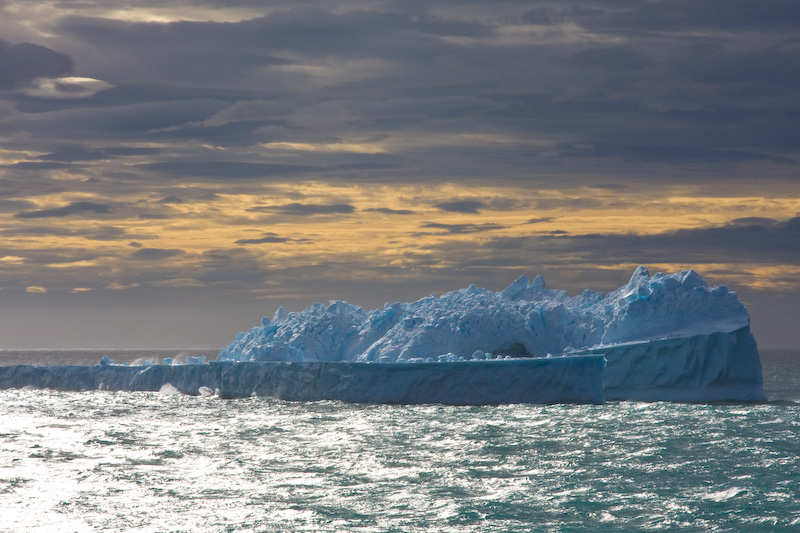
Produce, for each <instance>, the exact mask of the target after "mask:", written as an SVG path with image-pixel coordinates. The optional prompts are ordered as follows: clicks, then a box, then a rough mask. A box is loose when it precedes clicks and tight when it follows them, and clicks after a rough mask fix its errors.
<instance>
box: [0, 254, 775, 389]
mask: <svg viewBox="0 0 800 533" xmlns="http://www.w3.org/2000/svg"><path fill="white" fill-rule="evenodd" d="M749 324H750V317H749V315H748V313H747V311H746V309H745V307H744V306H743V305H742V303H741V302H740V301H739V300H738V298H737V296H736V294H735V293H733V292H730V291H729V290H728V289H727V288H726V287H724V286H720V287H714V288H710V287H709V286H708V284H707V283H706V282H705V280H703V278H702V277H701V276H700V275H699V274H697V273H696V272H694V271H692V270H688V271H683V272H680V273H675V274H669V275H667V274H663V273H658V274H655V275H654V276H651V275H650V274H649V272H648V270H647V269H646V268H645V267H638V268H637V269H636V270H635V271H634V273H633V275H632V276H631V278H630V281H629V282H628V283H627V284H626V285H624V286H622V287H620V288H619V289H617V290H615V291H612V292H610V293H608V294H606V295H604V294H602V293H598V292H592V291H589V290H586V291H584V292H583V293H582V294H580V295H578V296H572V297H570V296H568V295H567V293H566V292H565V291H563V290H550V289H547V288H546V286H545V283H544V281H543V280H542V278H541V277H540V276H537V277H536V278H534V279H533V281H531V280H529V279H528V278H527V277H525V276H521V277H520V278H518V279H517V280H516V281H515V282H514V283H512V284H511V285H509V286H508V287H507V288H506V289H505V290H503V291H500V292H493V291H489V290H486V289H482V288H479V287H476V286H474V285H473V286H470V287H468V288H465V289H460V290H456V291H452V292H449V293H446V294H443V295H440V296H428V297H426V298H422V299H420V300H417V301H416V302H411V303H394V304H387V305H386V306H384V308H383V309H380V310H374V311H369V312H367V311H365V310H364V309H362V308H361V307H359V306H356V305H352V304H349V303H347V302H343V301H331V302H329V304H328V305H324V304H320V303H317V304H314V305H313V306H311V307H309V308H308V309H305V310H303V311H300V312H294V313H289V312H287V311H286V310H285V309H283V308H279V309H278V311H277V312H276V313H275V316H274V317H273V318H271V319H270V318H264V319H262V320H261V324H260V325H258V326H255V327H253V328H251V329H250V330H249V331H246V332H242V333H239V334H237V335H236V339H235V340H234V341H232V342H231V343H229V344H228V345H227V346H226V347H225V348H223V349H222V351H221V352H220V354H219V355H218V357H217V361H216V362H214V363H211V364H199V365H185V368H187V369H188V368H190V367H197V368H206V370H203V371H202V372H205V373H206V374H204V375H206V376H207V377H205V378H203V379H204V380H205V381H203V382H202V383H200V381H202V380H200V378H197V377H196V376H197V375H199V374H198V373H200V372H201V371H200V370H185V371H172V370H170V371H169V376H168V378H167V377H164V378H163V379H164V380H166V379H169V380H171V381H169V382H170V383H172V384H173V385H174V386H175V387H177V389H178V390H182V391H184V392H190V393H191V392H192V390H193V391H194V393H197V390H198V389H199V388H200V387H206V388H210V389H216V390H220V389H224V390H226V391H227V392H226V393H225V394H226V395H238V396H246V395H250V394H252V393H256V394H263V395H268V396H276V397H285V398H287V399H325V398H327V399H341V400H346V401H366V402H395V403H421V402H439V403H473V404H475V403H477V404H480V403H511V402H531V403H553V402H562V401H563V402H568V401H572V402H590V403H598V402H602V401H604V399H634V400H647V401H658V400H669V401H691V402H698V401H764V400H766V397H765V394H764V391H763V388H762V378H761V363H760V360H759V355H758V349H757V346H756V342H755V339H754V338H753V335H752V333H751V332H750V325H749ZM256 363H258V364H256ZM105 366H113V365H105ZM156 366H164V365H156ZM213 369H218V371H217V370H215V371H214V372H216V374H215V373H214V372H212V370H213ZM231 369H235V370H231ZM265 369H268V370H265ZM566 369H569V371H566ZM223 370H224V372H223ZM139 372H140V374H139V375H143V374H145V373H149V374H155V371H153V370H150V369H146V368H143V369H141V370H140V371H139ZM181 372H184V373H185V374H186V376H187V378H186V379H189V382H190V384H189V385H187V386H186V387H183V386H182V385H181V384H180V382H181V380H182V379H183V378H182V377H181ZM231 372H233V373H234V374H240V375H241V378H239V379H238V381H236V380H235V379H234V380H233V382H235V383H237V384H234V385H231V379H232V378H230V373H231ZM223 373H226V374H225V375H226V376H228V377H226V378H225V379H227V380H228V381H225V382H224V383H223V381H221V379H222V378H220V377H219V376H220V375H222V374H223ZM190 374H191V376H194V377H191V378H189V377H188V376H189V375H190ZM522 374H524V375H525V376H526V377H525V378H524V379H520V378H519V376H520V375H522ZM161 375H162V376H165V375H166V371H163V372H162V373H161ZM212 375H213V376H217V377H213V378H211V377H208V376H212ZM130 376H134V374H130ZM258 376H260V377H258ZM18 379H21V378H19V377H9V378H7V379H5V380H4V379H3V376H2V374H0V386H4V384H5V383H14V382H15V380H18ZM48 379H50V380H51V382H53V380H54V379H55V378H52V377H50V378H48ZM132 379H133V377H129V378H128V381H129V382H131V385H130V387H131V388H135V387H136V386H138V387H140V388H142V387H144V386H143V385H141V384H140V385H134V384H133V382H132V381H131V380H132ZM136 379H139V380H140V381H142V379H143V378H136ZM153 379H154V378H148V380H150V381H148V385H147V386H148V387H150V388H148V389H146V390H158V389H157V388H155V389H154V388H153V387H155V386H156V385H157V384H158V383H157V382H158V379H155V381H153ZM159 379H160V378H159ZM31 380H32V381H36V380H35V379H33V378H31ZM23 381H24V380H23ZM145 381H147V380H145ZM108 382H109V379H108V378H105V382H104V384H105V385H106V386H108ZM166 382H167V381H164V383H166ZM176 382H178V383H176ZM115 383H116V384H115V385H114V387H115V388H122V389H124V388H126V385H125V380H124V379H123V380H122V381H121V382H119V383H117V382H116V381H115ZM162 385H163V383H162ZM289 390H291V391H293V392H291V393H289V392H286V391H289ZM303 391H305V392H303ZM448 391H449V392H448ZM521 391H524V393H523V392H521ZM554 391H560V392H558V393H555V392H554Z"/></svg>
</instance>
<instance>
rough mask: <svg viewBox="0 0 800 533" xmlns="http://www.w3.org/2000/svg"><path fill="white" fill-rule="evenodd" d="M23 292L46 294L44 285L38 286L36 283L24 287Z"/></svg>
mask: <svg viewBox="0 0 800 533" xmlns="http://www.w3.org/2000/svg"><path fill="white" fill-rule="evenodd" d="M25 292H28V293H31V294H47V289H45V288H44V287H39V286H38V285H31V286H29V287H27V288H26V289H25Z"/></svg>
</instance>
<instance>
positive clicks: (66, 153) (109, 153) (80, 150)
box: [36, 146, 160, 163]
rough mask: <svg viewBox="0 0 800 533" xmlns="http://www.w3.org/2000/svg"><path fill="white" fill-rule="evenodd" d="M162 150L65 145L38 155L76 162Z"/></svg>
mask: <svg viewBox="0 0 800 533" xmlns="http://www.w3.org/2000/svg"><path fill="white" fill-rule="evenodd" d="M159 152H160V150H159V149H157V148H138V147H128V146H113V147H108V148H101V149H87V148H84V147H82V146H64V147H61V148H58V149H57V150H55V151H53V152H50V153H47V154H43V155H40V156H38V157H37V158H36V159H38V160H41V161H58V162H62V163H75V162H79V161H101V160H105V159H115V158H118V157H129V156H154V155H157V154H158V153H159Z"/></svg>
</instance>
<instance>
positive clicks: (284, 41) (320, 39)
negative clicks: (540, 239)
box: [0, 0, 800, 180]
mask: <svg viewBox="0 0 800 533" xmlns="http://www.w3.org/2000/svg"><path fill="white" fill-rule="evenodd" d="M96 4H97V5H101V2H97V3H96ZM172 5H177V3H172ZM203 5H215V4H213V3H211V4H209V3H203ZM239 5H240V6H249V7H255V8H258V7H259V6H263V4H260V3H255V4H248V3H243V4H239ZM315 5H316V4H315ZM319 6H321V7H303V6H300V7H290V8H286V7H285V6H283V7H282V8H281V9H278V10H272V11H269V12H265V13H266V14H265V15H264V16H261V17H256V18H252V19H249V20H243V21H240V22H236V23H220V22H176V23H170V24H148V23H135V22H123V21H116V20H108V19H103V18H98V17H87V16H80V15H79V14H68V15H67V16H65V17H63V18H61V19H59V20H57V21H56V23H55V27H54V31H55V32H57V33H58V38H57V39H53V40H52V42H53V45H54V46H56V45H59V46H60V48H57V49H47V48H44V47H42V46H39V45H36V46H34V45H27V44H13V45H8V44H6V45H4V48H0V58H2V57H4V56H7V57H12V56H13V57H17V56H20V55H24V54H22V52H20V51H19V50H18V48H19V47H20V46H21V47H22V48H23V49H26V50H27V49H28V48H30V49H31V50H35V53H34V52H31V51H30V50H29V51H28V52H27V53H28V54H29V55H32V57H34V58H35V60H34V61H32V62H29V63H30V64H31V65H33V66H32V67H30V68H33V69H34V70H33V71H31V70H30V68H27V67H26V68H23V67H22V66H21V65H20V66H15V65H17V63H13V62H12V63H9V65H10V68H8V69H5V70H4V72H5V73H4V74H3V76H5V78H4V79H7V81H4V82H3V83H5V85H6V86H7V87H17V86H18V85H19V84H20V83H24V82H28V81H30V79H31V78H32V76H34V75H35V76H54V75H57V74H59V73H63V72H65V71H67V70H69V68H70V67H71V62H72V61H78V60H79V64H80V65H81V71H80V72H76V73H75V74H76V75H83V76H90V77H95V78H98V79H101V80H103V81H105V82H107V83H110V84H111V85H113V87H112V88H109V89H107V90H105V91H101V92H100V93H98V94H96V95H94V96H92V97H89V98H83V99H76V100H43V99H37V98H35V97H32V96H30V95H27V96H24V95H12V96H7V97H10V98H13V100H14V101H15V102H16V105H17V106H18V109H20V110H22V111H23V113H21V114H17V115H16V116H13V115H12V116H11V117H7V118H6V119H4V123H5V125H4V127H5V128H7V129H12V128H19V129H25V130H26V131H30V132H33V133H34V134H35V135H36V138H37V140H36V141H29V142H35V143H36V144H40V145H42V146H41V147H42V148H44V149H46V150H48V151H51V152H52V153H53V154H56V155H55V156H53V157H50V158H47V159H46V161H44V162H43V163H45V162H51V163H62V164H68V163H70V162H78V161H80V160H81V157H83V158H91V157H95V156H96V157H99V156H100V154H102V155H104V156H107V157H113V156H114V155H115V154H114V153H113V152H111V151H108V150H107V151H106V152H105V153H103V152H102V151H101V152H99V153H98V152H97V151H94V152H93V151H92V150H97V149H90V148H87V147H80V146H73V147H72V148H71V151H72V152H73V153H72V154H71V155H72V158H71V157H70V154H69V153H67V152H68V151H65V149H63V148H59V147H58V146H57V145H58V143H59V142H61V143H63V142H64V141H65V140H67V139H68V138H70V141H71V142H72V141H73V139H77V140H78V143H79V142H80V139H86V140H93V141H95V142H97V141H99V140H104V139H105V140H108V139H115V140H117V141H119V142H124V141H126V140H127V141H133V140H136V141H143V140H151V141H152V140H155V141H159V142H164V143H166V144H167V145H169V144H170V143H178V142H185V141H188V140H193V141H197V142H205V143H209V144H222V145H224V146H227V147H229V148H235V147H241V148H244V147H250V146H253V145H255V144H257V143H261V142H314V143H319V142H331V140H336V139H344V140H345V141H347V142H352V139H353V138H357V139H367V138H377V139H384V140H386V139H388V140H392V139H398V140H399V139H403V140H405V142H403V143H400V144H398V146H397V148H396V149H395V155H396V157H395V158H394V159H392V160H387V159H386V157H385V156H379V155H376V156H369V155H364V154H347V153H306V154H304V156H305V160H306V161H313V162H314V164H313V165H307V164H306V165H303V164H301V165H298V164H296V163H297V161H296V160H291V159H290V158H289V157H288V156H286V155H284V156H280V155H276V154H274V153H269V154H254V153H252V152H248V153H247V154H239V155H226V158H225V160H214V159H210V158H209V154H207V153H197V154H189V153H184V154H182V156H181V157H177V158H176V157H174V156H175V154H169V153H168V152H169V149H161V150H162V153H161V158H159V157H158V154H153V155H154V157H153V159H155V161H154V162H152V163H150V164H148V165H144V166H142V167H141V170H142V171H146V174H149V175H150V176H149V177H148V179H154V178H155V177H156V176H159V175H168V176H171V177H173V178H174V179H188V178H190V177H199V178H205V179H209V178H210V179H216V178H221V177H224V179H229V180H235V179H237V178H245V179H252V178H254V177H256V178H260V177H267V176H271V175H275V174H276V173H279V174H280V175H281V176H287V175H291V176H300V177H302V176H309V175H314V174H315V172H316V171H318V170H324V171H328V172H331V173H332V174H336V173H337V172H338V175H339V176H341V177H348V173H351V174H353V175H354V176H352V177H354V178H356V179H373V180H381V179H390V177H391V179H394V178H395V177H396V176H395V175H394V174H392V173H391V172H392V170H393V169H403V174H402V175H403V177H404V178H405V179H417V180H419V179H426V180H432V179H448V180H452V179H458V178H459V177H460V176H464V177H473V178H475V177H477V178H480V177H488V175H489V174H490V173H493V175H492V177H493V178H496V179H517V180H518V179H532V172H531V169H532V168H536V169H537V170H539V171H540V172H542V173H544V174H547V173H549V174H552V173H559V172H563V168H564V165H565V164H567V163H569V164H570V165H573V166H579V167H580V166H582V168H592V169H593V170H592V171H593V172H595V173H597V174H601V175H604V176H609V175H615V172H616V171H617V170H618V169H619V168H631V167H632V166H634V167H635V168H638V169H641V168H646V166H647V165H654V166H655V168H654V169H653V170H654V174H657V177H658V179H663V178H664V176H663V173H662V174H658V172H656V170H657V169H659V168H662V169H663V168H666V169H669V168H674V167H678V168H681V169H685V168H686V167H687V166H689V167H698V168H700V169H702V170H703V171H704V172H706V174H707V176H709V177H717V178H719V177H720V176H721V175H726V176H729V175H730V174H731V173H732V172H735V167H733V165H738V164H741V163H754V164H762V165H767V166H772V167H776V168H779V169H780V168H784V167H789V168H790V167H793V166H795V164H796V161H797V159H796V158H797V150H798V139H800V120H798V114H800V110H799V109H798V108H797V105H796V102H797V101H798V98H797V87H798V85H800V84H799V83H798V82H800V78H798V76H800V74H798V72H800V71H798V69H797V68H795V65H796V64H797V63H798V62H799V61H800V44H799V43H798V42H797V40H796V39H795V35H796V34H797V32H798V31H799V30H800V15H798V13H797V11H798V8H797V7H795V5H794V4H793V3H792V2H785V1H776V2H774V3H772V2H770V3H768V4H766V5H764V6H761V5H759V6H758V9H756V8H755V7H754V6H755V4H754V3H753V2H745V1H739V0H737V1H732V2H727V1H726V2H720V1H716V0H715V1H699V2H683V1H680V2H666V1H657V2H611V1H606V2H600V1H585V2H580V3H573V4H570V5H569V6H565V5H564V4H563V3H559V2H535V3H531V2H520V3H514V2H502V3H499V4H498V6H497V14H498V15H500V14H502V15H503V16H502V17H491V16H488V15H487V14H485V13H482V11H481V6H480V4H479V3H472V4H470V3H466V4H464V6H463V13H460V12H459V11H458V10H456V9H455V6H453V5H451V4H450V3H447V2H439V3H436V2H434V3H430V4H428V5H427V7H425V6H420V5H416V6H414V7H413V8H411V7H409V6H404V5H403V4H396V5H391V4H389V6H391V7H386V8H375V7H369V6H367V5H364V6H362V8H360V9H359V8H353V9H341V8H342V7H350V6H348V4H347V3H341V4H340V5H338V6H337V4H335V3H331V4H319ZM712 14H713V15H714V16H712ZM575 28H583V29H584V33H582V34H581V33H580V31H579V30H576V29H575ZM742 30H746V31H742ZM576 32H577V33H576ZM15 47H16V48H15ZM9 50H11V52H9ZM13 50H17V51H16V52H13ZM89 51H91V53H92V55H85V56H82V55H81V54H88V52H89ZM67 53H68V54H69V55H70V56H73V57H72V58H71V59H70V57H69V56H67V55H65V54H67ZM0 61H2V59H0ZM30 115H36V116H35V120H29V119H30V118H31V116H30ZM1 124H2V123H0V125H1ZM487 131H491V132H493V134H494V135H500V136H501V137H503V140H502V142H497V143H493V142H492V141H491V140H489V142H488V143H486V142H484V143H481V144H479V145H475V146H466V145H464V144H463V143H462V144H459V143H454V144H447V143H445V144H438V143H437V142H436V137H437V136H449V135H463V134H485V133H486V132H487ZM408 139H418V142H416V143H409V142H408ZM542 140H544V143H542ZM80 150H84V151H85V153H84V154H83V155H81V152H80ZM381 157H383V159H381ZM198 158H199V159H200V160H201V162H199V161H198ZM159 159H161V160H159ZM83 160H84V161H85V160H87V159H83ZM192 160H194V161H192ZM637 165H638V166H637ZM720 166H722V167H727V168H725V169H724V170H719V169H718V167H720ZM38 168H39V169H40V170H45V167H43V166H40V167H38ZM51 168H55V167H51ZM779 171H780V172H791V171H790V170H779ZM617 175H618V176H623V177H624V175H625V172H620V173H617ZM534 179H535V178H534ZM539 179H541V180H545V179H546V176H540V177H539ZM620 179H622V178H620Z"/></svg>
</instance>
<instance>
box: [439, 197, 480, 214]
mask: <svg viewBox="0 0 800 533" xmlns="http://www.w3.org/2000/svg"><path fill="white" fill-rule="evenodd" d="M434 207H438V208H439V209H441V210H442V211H447V212H450V213H466V214H477V213H479V212H480V210H481V209H485V208H487V207H489V206H488V205H487V204H486V203H484V202H478V201H477V200H459V201H455V202H442V203H440V204H435V205H434Z"/></svg>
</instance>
